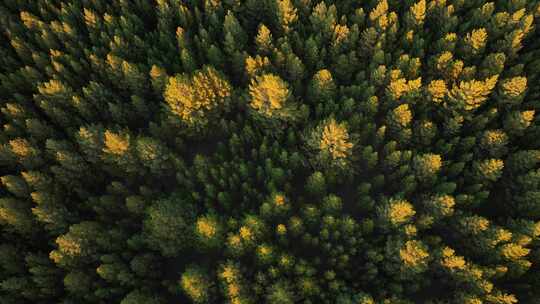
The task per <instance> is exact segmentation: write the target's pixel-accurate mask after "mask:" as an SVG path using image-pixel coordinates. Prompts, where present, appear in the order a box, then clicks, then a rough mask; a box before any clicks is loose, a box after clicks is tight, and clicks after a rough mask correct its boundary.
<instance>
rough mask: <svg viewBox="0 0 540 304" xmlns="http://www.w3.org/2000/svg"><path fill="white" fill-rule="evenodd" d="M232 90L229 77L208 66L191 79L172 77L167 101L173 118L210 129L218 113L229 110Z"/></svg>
mask: <svg viewBox="0 0 540 304" xmlns="http://www.w3.org/2000/svg"><path fill="white" fill-rule="evenodd" d="M231 95H232V87H231V85H230V84H229V82H228V81H227V79H225V77H224V76H223V75H222V74H221V73H220V72H218V71H217V70H216V69H214V68H213V67H211V66H205V67H204V68H202V69H201V70H198V71H196V72H195V73H194V74H193V75H192V76H191V77H188V76H187V75H176V76H174V77H169V80H168V83H167V85H166V86H165V91H164V93H163V97H164V98H165V101H166V102H167V108H168V109H169V111H170V113H171V114H172V116H174V117H176V118H179V119H180V121H182V122H183V123H184V124H185V125H187V126H188V127H195V128H201V127H204V126H206V125H207V124H208V123H209V121H210V117H211V116H212V115H214V114H215V113H217V112H218V110H226V109H227V107H228V105H229V101H230V97H231Z"/></svg>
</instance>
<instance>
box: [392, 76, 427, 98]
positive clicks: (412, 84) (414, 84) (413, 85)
mask: <svg viewBox="0 0 540 304" xmlns="http://www.w3.org/2000/svg"><path fill="white" fill-rule="evenodd" d="M421 86H422V77H419V78H417V79H414V80H409V81H407V80H406V79H405V78H398V79H395V80H391V81H390V84H389V85H388V91H389V93H390V95H391V96H392V98H393V99H399V98H400V97H401V96H403V95H404V94H406V93H409V92H413V91H415V90H418V89H419V88H420V87H421Z"/></svg>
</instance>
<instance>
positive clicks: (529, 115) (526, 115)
mask: <svg viewBox="0 0 540 304" xmlns="http://www.w3.org/2000/svg"><path fill="white" fill-rule="evenodd" d="M534 114H535V111H534V110H530V111H523V112H521V117H523V120H524V121H526V122H527V123H529V124H530V123H531V122H532V120H533V119H534Z"/></svg>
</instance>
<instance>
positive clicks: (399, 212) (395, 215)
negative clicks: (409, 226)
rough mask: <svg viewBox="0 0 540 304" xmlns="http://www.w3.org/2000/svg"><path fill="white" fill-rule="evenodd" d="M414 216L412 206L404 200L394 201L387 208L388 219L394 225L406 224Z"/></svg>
mask: <svg viewBox="0 0 540 304" xmlns="http://www.w3.org/2000/svg"><path fill="white" fill-rule="evenodd" d="M415 214H416V211H414V208H413V206H412V205H411V204H410V203H409V202H408V201H405V200H394V201H392V202H390V205H389V206H388V217H389V220H390V222H391V223H392V224H394V225H399V224H403V223H406V222H408V221H409V220H410V219H411V218H412V217H413V216H414V215H415Z"/></svg>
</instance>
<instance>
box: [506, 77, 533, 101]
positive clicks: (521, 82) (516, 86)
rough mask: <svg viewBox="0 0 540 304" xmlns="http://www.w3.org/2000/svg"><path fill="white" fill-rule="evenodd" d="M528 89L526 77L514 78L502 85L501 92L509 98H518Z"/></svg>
mask: <svg viewBox="0 0 540 304" xmlns="http://www.w3.org/2000/svg"><path fill="white" fill-rule="evenodd" d="M526 89H527V78H526V77H513V78H510V79H505V80H503V81H502V84H501V92H502V94H503V96H505V97H507V98H518V97H520V96H521V95H522V94H523V93H525V90H526Z"/></svg>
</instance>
